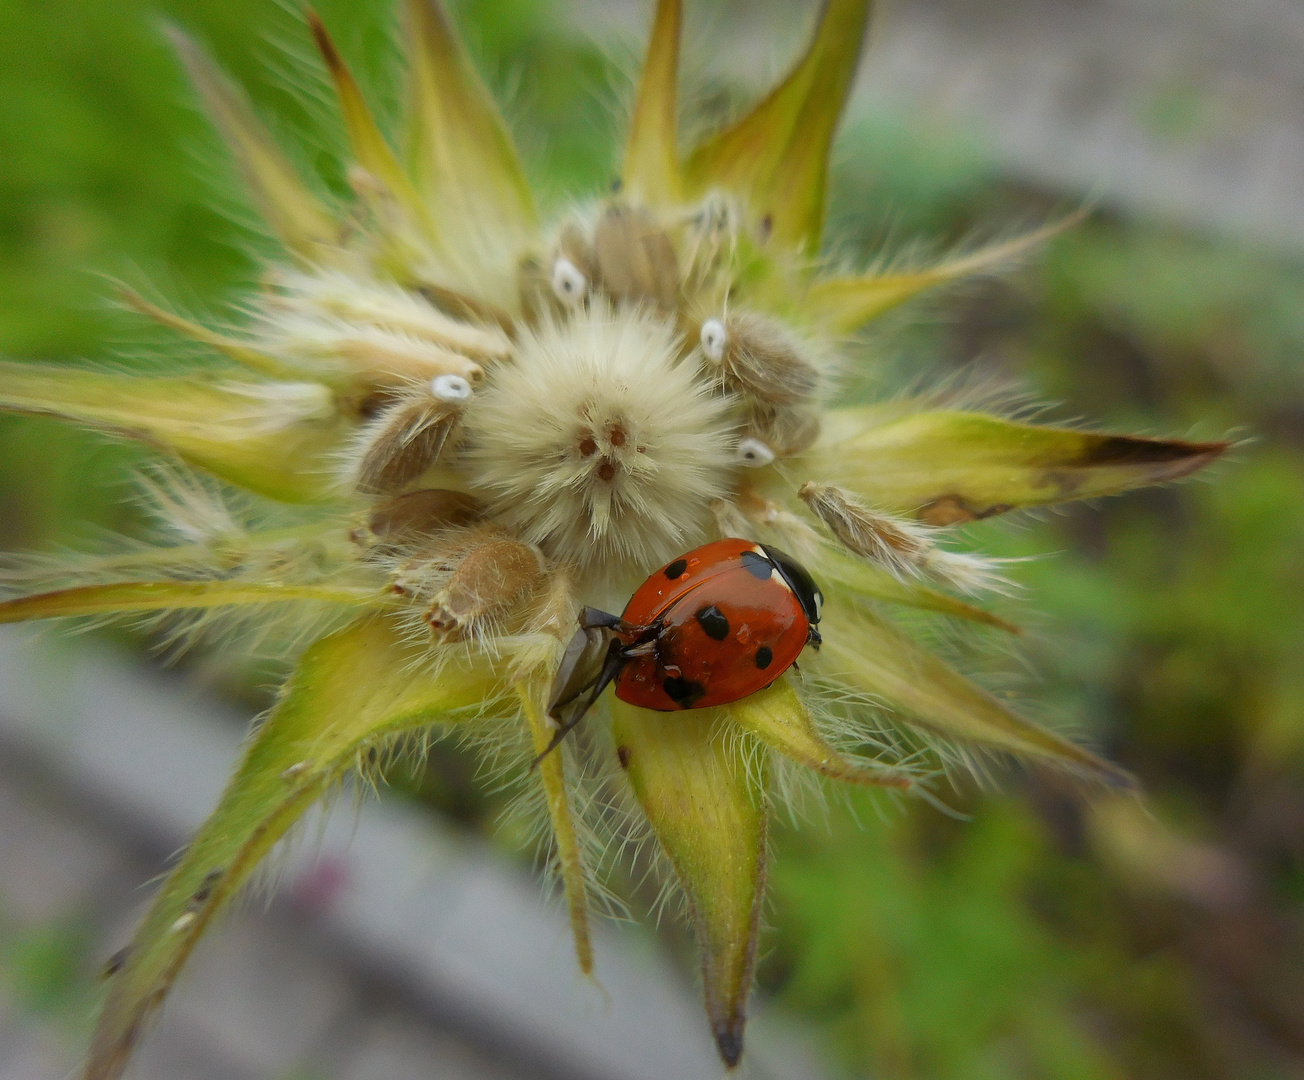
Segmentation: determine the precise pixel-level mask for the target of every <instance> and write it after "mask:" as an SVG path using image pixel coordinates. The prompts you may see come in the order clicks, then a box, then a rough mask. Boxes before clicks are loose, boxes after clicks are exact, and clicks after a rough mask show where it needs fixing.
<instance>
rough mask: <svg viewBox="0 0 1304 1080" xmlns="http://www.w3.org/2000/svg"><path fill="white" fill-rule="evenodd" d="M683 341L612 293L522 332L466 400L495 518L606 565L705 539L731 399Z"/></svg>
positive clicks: (617, 566) (582, 563)
mask: <svg viewBox="0 0 1304 1080" xmlns="http://www.w3.org/2000/svg"><path fill="white" fill-rule="evenodd" d="M679 352H680V346H679V342H678V340H677V337H676V332H675V327H674V324H673V323H672V322H671V321H670V320H669V319H662V318H657V317H654V316H652V315H650V314H648V313H646V312H641V311H631V310H621V311H618V312H613V311H611V310H610V309H608V308H606V307H605V306H603V305H595V306H594V308H593V310H591V311H586V312H582V313H577V314H576V315H575V316H574V317H573V318H572V319H571V320H570V321H569V322H566V323H556V322H546V323H545V324H544V325H543V326H541V327H540V328H538V329H537V330H535V331H533V332H531V333H530V334H528V335H527V336H523V337H522V338H521V340H520V341H519V342H518V347H517V359H516V362H515V363H512V364H506V365H502V366H500V367H498V368H496V369H494V370H493V372H492V373H491V376H490V379H489V381H488V382H487V384H486V386H485V388H484V390H482V391H481V392H480V393H479V394H478V395H477V396H476V398H475V400H474V401H473V402H472V403H471V404H470V405H469V406H468V407H467V410H466V425H467V445H468V459H469V464H470V465H471V467H472V469H473V471H474V475H475V476H476V479H477V484H478V486H479V487H480V488H481V490H482V491H483V492H484V493H485V494H487V495H488V496H489V497H490V500H491V508H492V510H493V511H494V513H495V515H496V516H497V517H498V519H499V520H500V521H502V522H503V523H504V524H505V525H507V526H508V527H509V528H511V529H512V530H513V531H514V532H515V533H516V534H517V535H518V536H520V537H521V538H522V539H524V540H526V541H527V542H529V543H532V544H536V545H538V546H539V547H540V548H541V549H542V550H543V551H544V552H545V553H546V554H548V555H549V556H552V557H554V558H557V559H560V560H561V561H563V562H565V563H568V564H570V565H572V566H575V567H578V568H583V569H588V570H597V571H598V573H599V574H601V573H602V571H603V570H604V569H606V570H612V571H621V570H627V569H638V570H642V571H643V572H646V568H648V567H653V566H656V565H658V564H659V563H662V562H666V561H668V560H669V559H671V558H673V557H674V556H675V555H676V554H678V553H679V552H680V551H681V550H683V549H685V548H686V547H691V546H693V544H694V543H700V542H701V540H702V539H704V538H705V535H706V528H707V524H708V522H709V507H710V504H711V501H712V500H713V499H716V498H719V497H721V496H722V495H723V494H725V492H726V490H727V488H728V486H729V474H730V473H731V472H732V470H733V469H734V468H735V467H736V462H735V459H734V455H733V454H732V453H731V448H730V442H731V439H730V430H729V424H728V420H727V412H726V410H727V403H726V402H725V401H724V400H723V399H721V398H720V397H718V396H716V395H713V394H711V393H710V391H709V389H708V388H707V387H705V386H703V385H702V384H701V383H700V382H699V381H698V380H696V379H695V378H694V373H693V371H692V370H691V366H690V365H686V364H680V363H679V362H678V357H679ZM631 564H632V566H631Z"/></svg>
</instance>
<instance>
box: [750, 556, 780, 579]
mask: <svg viewBox="0 0 1304 1080" xmlns="http://www.w3.org/2000/svg"><path fill="white" fill-rule="evenodd" d="M742 558H743V566H745V567H746V568H747V572H748V573H749V574H751V575H752V577H756V578H760V579H761V580H762V581H768V580H769V578H770V575H771V574H772V573H773V572H774V567H773V566H771V565H770V560H769V559H767V558H766V557H765V556H764V555H762V554H761V553H760V552H759V551H744V552H743V556H742Z"/></svg>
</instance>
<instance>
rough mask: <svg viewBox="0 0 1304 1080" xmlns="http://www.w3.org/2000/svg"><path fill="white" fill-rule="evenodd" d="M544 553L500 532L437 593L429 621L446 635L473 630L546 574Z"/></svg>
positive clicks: (496, 616)
mask: <svg viewBox="0 0 1304 1080" xmlns="http://www.w3.org/2000/svg"><path fill="white" fill-rule="evenodd" d="M543 576H544V563H543V558H542V556H540V555H539V553H538V552H537V551H536V550H535V549H534V548H532V547H530V546H529V545H528V544H522V543H521V542H520V541H519V540H511V539H508V538H506V537H498V538H495V539H490V540H487V541H486V542H485V543H483V544H481V545H479V546H478V547H476V548H474V549H473V550H471V551H470V552H469V553H468V554H467V555H466V557H465V558H463V559H462V561H461V562H460V563H459V564H458V566H457V569H456V570H454V571H453V573H452V575H451V576H450V577H449V578H448V581H447V582H446V583H445V585H444V587H443V588H442V589H440V590H439V592H438V593H436V594H435V598H434V602H433V603H432V604H431V606H430V610H429V612H428V615H427V621H428V622H429V623H430V627H431V629H432V630H434V631H436V632H438V633H440V634H442V635H443V636H445V637H448V638H456V637H463V636H466V635H467V634H474V633H475V632H476V631H477V630H478V629H480V628H481V627H482V626H483V625H484V624H485V623H487V622H491V621H494V620H497V619H501V618H502V617H503V616H505V615H507V614H509V613H510V612H511V609H512V608H513V606H514V605H515V604H516V602H517V601H519V600H521V599H522V598H524V597H525V596H526V595H528V594H529V593H531V592H533V591H534V589H535V587H536V586H537V585H538V584H539V582H540V581H541V580H542V579H543Z"/></svg>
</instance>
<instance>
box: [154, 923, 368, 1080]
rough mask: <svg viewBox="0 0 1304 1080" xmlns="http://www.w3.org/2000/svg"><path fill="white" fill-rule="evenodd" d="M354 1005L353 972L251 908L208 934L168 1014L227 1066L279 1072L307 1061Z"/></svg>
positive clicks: (256, 1073) (255, 1073)
mask: <svg viewBox="0 0 1304 1080" xmlns="http://www.w3.org/2000/svg"><path fill="white" fill-rule="evenodd" d="M355 1005H356V996H355V993H354V989H353V984H352V980H351V979H350V978H349V975H348V973H347V971H346V970H345V969H344V968H343V967H342V966H341V965H340V964H338V963H331V962H330V961H329V960H327V959H325V958H323V957H322V956H320V955H318V954H317V953H316V952H315V951H314V950H313V948H312V946H311V944H310V943H309V942H307V941H305V940H304V935H302V934H301V933H298V932H296V931H295V930H294V929H293V928H291V927H290V926H288V925H287V922H286V920H284V919H277V918H268V917H264V916H263V915H262V914H261V913H260V912H258V911H256V910H254V911H249V912H246V913H244V914H241V915H237V916H236V917H235V918H234V919H232V920H230V921H228V922H226V923H224V924H223V925H222V926H220V927H218V929H217V930H216V932H215V933H214V934H212V936H211V937H210V938H209V939H208V940H206V941H205V942H203V943H202V944H201V946H200V948H199V950H197V952H196V955H195V956H194V958H193V959H192V961H191V963H190V965H189V968H188V970H187V971H186V972H185V973H184V974H183V976H182V979H181V981H180V982H179V983H178V986H177V988H176V990H175V991H174V992H173V996H172V1000H171V1002H170V1003H169V1005H168V1008H167V1010H166V1012H165V1014H164V1017H163V1025H162V1026H175V1028H176V1029H178V1030H180V1031H185V1032H188V1033H189V1037H190V1038H192V1039H194V1040H195V1041H196V1042H197V1043H199V1044H201V1045H203V1046H205V1047H206V1048H207V1049H208V1050H209V1051H211V1053H212V1055H213V1056H214V1059H215V1060H217V1061H220V1062H222V1063H223V1064H224V1065H225V1066H226V1067H229V1068H232V1069H236V1070H244V1071H245V1072H247V1073H248V1074H249V1075H251V1076H258V1077H274V1076H279V1075H281V1074H284V1073H289V1072H290V1071H291V1070H293V1069H296V1068H299V1067H301V1066H302V1065H304V1063H306V1062H309V1061H310V1060H311V1059H312V1057H313V1053H314V1049H315V1047H317V1046H318V1045H319V1044H320V1043H321V1042H323V1041H324V1040H325V1039H326V1038H327V1037H328V1035H329V1034H330V1032H331V1029H332V1028H333V1027H334V1026H335V1025H336V1024H338V1023H340V1022H342V1018H344V1017H346V1016H347V1015H348V1013H349V1011H350V1009H351V1008H352V1007H354V1006H355Z"/></svg>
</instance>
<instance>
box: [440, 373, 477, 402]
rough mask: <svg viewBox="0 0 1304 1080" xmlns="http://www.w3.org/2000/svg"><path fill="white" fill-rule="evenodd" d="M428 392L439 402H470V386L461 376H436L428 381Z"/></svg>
mask: <svg viewBox="0 0 1304 1080" xmlns="http://www.w3.org/2000/svg"><path fill="white" fill-rule="evenodd" d="M430 392H431V393H432V394H434V395H435V397H437V398H439V400H440V401H470V400H471V384H470V383H469V382H467V381H466V380H465V379H464V378H462V376H461V375H436V376H435V377H434V378H433V379H431V380H430Z"/></svg>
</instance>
